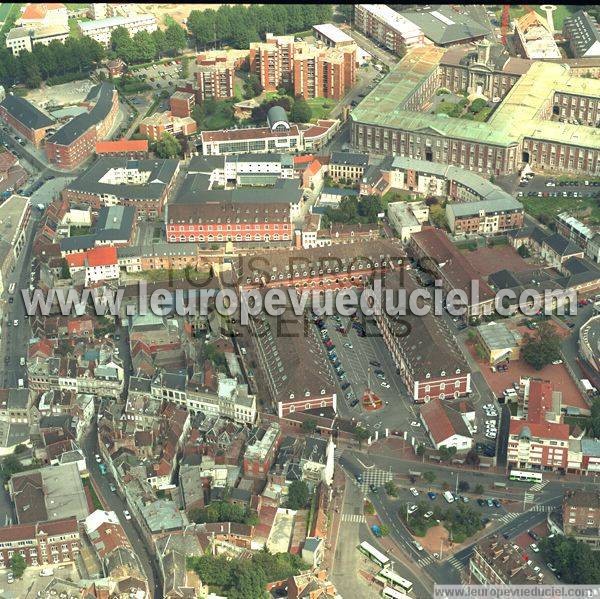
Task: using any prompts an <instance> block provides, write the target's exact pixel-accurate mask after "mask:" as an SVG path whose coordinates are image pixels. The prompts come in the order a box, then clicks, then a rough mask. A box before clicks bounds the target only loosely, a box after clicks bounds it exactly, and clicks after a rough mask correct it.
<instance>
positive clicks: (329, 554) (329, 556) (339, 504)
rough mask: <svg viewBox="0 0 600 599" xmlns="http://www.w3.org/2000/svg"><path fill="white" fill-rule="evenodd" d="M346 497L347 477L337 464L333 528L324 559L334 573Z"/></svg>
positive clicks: (333, 490)
mask: <svg viewBox="0 0 600 599" xmlns="http://www.w3.org/2000/svg"><path fill="white" fill-rule="evenodd" d="M345 497H346V475H345V474H344V471H343V470H342V468H341V466H339V465H337V464H336V467H335V470H334V473H333V483H332V502H331V509H332V510H333V511H332V512H330V513H331V526H330V527H329V529H328V531H327V543H326V544H325V554H324V557H323V567H324V568H325V569H326V570H327V571H328V572H329V574H330V575H331V572H332V571H333V566H334V563H335V552H336V550H337V542H338V537H339V535H340V527H341V524H342V511H343V506H344V499H345Z"/></svg>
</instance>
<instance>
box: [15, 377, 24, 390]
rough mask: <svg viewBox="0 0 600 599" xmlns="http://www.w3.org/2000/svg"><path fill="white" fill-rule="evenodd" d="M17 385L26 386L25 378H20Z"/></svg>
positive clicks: (21, 387) (20, 387)
mask: <svg viewBox="0 0 600 599" xmlns="http://www.w3.org/2000/svg"><path fill="white" fill-rule="evenodd" d="M17 387H19V389H23V387H25V381H24V380H23V379H19V381H18V382H17Z"/></svg>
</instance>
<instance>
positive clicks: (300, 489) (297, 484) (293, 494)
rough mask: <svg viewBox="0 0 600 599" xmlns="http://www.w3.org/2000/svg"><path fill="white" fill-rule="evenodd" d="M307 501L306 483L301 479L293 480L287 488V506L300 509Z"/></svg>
mask: <svg viewBox="0 0 600 599" xmlns="http://www.w3.org/2000/svg"><path fill="white" fill-rule="evenodd" d="M307 502H308V485H307V484H306V483H305V482H304V481H303V480H295V481H293V482H292V484H290V486H289V488H288V499H287V507H288V508H289V509H291V510H301V509H303V508H305V507H306V504H307Z"/></svg>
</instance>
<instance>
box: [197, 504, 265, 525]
mask: <svg viewBox="0 0 600 599" xmlns="http://www.w3.org/2000/svg"><path fill="white" fill-rule="evenodd" d="M190 518H191V520H193V521H194V522H195V523H196V524H203V523H204V522H238V523H241V524H252V523H253V522H254V521H255V514H254V512H252V511H251V510H249V509H247V508H245V507H244V506H241V505H238V504H235V503H228V502H227V501H213V502H212V503H210V504H209V505H207V506H206V507H204V508H198V509H192V510H190Z"/></svg>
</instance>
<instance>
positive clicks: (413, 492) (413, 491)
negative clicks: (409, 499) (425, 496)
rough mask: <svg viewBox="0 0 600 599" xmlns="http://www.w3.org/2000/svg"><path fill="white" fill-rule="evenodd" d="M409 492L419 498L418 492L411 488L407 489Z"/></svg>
mask: <svg viewBox="0 0 600 599" xmlns="http://www.w3.org/2000/svg"><path fill="white" fill-rule="evenodd" d="M409 491H410V492H411V493H412V494H413V495H414V496H415V497H418V496H419V491H417V490H416V489H415V488H414V487H411V488H410V489H409Z"/></svg>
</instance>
